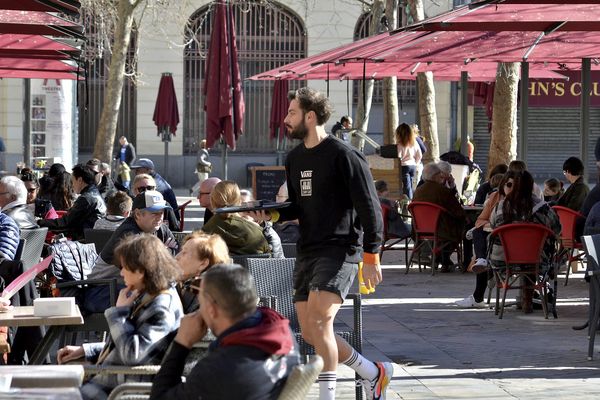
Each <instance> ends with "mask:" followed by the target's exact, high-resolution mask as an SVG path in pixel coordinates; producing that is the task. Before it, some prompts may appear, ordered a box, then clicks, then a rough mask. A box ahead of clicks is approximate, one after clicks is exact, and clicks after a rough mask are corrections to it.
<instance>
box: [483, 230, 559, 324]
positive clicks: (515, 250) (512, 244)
mask: <svg viewBox="0 0 600 400" xmlns="http://www.w3.org/2000/svg"><path fill="white" fill-rule="evenodd" d="M548 236H554V232H552V230H551V229H549V228H548V227H546V226H544V225H541V224H535V223H514V224H506V225H502V226H500V227H498V228H496V229H494V230H493V231H492V232H491V233H490V239H489V243H494V240H495V238H496V237H497V238H499V239H500V243H501V245H502V248H503V250H504V263H503V264H502V263H499V262H498V260H492V259H490V257H489V255H490V254H491V253H492V249H493V247H494V246H493V245H492V244H490V246H489V248H488V265H490V266H491V268H492V271H493V272H494V277H495V279H496V308H495V311H496V315H498V313H500V316H499V318H500V319H501V318H502V315H503V314H504V304H505V302H506V292H507V291H508V290H510V289H521V288H523V287H524V286H525V284H526V283H530V284H532V285H533V288H534V289H537V290H538V291H540V293H541V294H542V296H541V297H542V308H543V309H544V316H545V318H546V319H547V318H548V292H547V288H546V280H547V277H546V276H544V277H540V262H541V259H542V251H543V250H544V243H545V241H546V238H547V237H548ZM532 275H533V276H535V278H534V280H532V279H531V276H532ZM521 279H523V281H522V282H523V284H521V283H518V282H519V281H521ZM500 289H503V293H502V304H501V305H500Z"/></svg>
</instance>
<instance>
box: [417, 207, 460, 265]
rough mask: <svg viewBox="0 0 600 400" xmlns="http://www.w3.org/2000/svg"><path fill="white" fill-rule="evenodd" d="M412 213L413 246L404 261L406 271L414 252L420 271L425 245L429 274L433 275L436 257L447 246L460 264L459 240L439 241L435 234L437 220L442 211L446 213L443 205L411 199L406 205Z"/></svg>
mask: <svg viewBox="0 0 600 400" xmlns="http://www.w3.org/2000/svg"><path fill="white" fill-rule="evenodd" d="M408 211H409V212H410V213H411V215H412V223H413V233H414V240H415V246H414V248H413V252H412V254H411V255H410V260H409V261H408V262H407V263H406V273H407V274H408V270H409V269H410V267H411V266H412V263H413V259H414V256H415V254H417V255H418V262H419V271H421V250H422V249H423V248H424V247H425V246H427V247H429V249H430V250H431V275H435V270H436V268H437V262H436V257H437V255H438V254H440V253H441V252H442V250H444V249H445V248H447V247H448V246H452V251H456V254H457V257H458V263H459V264H462V252H461V242H460V241H458V242H450V241H441V240H440V239H439V238H438V236H437V226H438V220H439V218H440V215H442V213H448V210H446V209H445V208H444V207H442V206H439V205H437V204H434V203H429V202H426V201H413V202H411V203H410V204H409V205H408Z"/></svg>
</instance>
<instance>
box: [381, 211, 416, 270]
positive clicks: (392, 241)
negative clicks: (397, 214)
mask: <svg viewBox="0 0 600 400" xmlns="http://www.w3.org/2000/svg"><path fill="white" fill-rule="evenodd" d="M380 204H381V216H382V218H383V242H382V243H381V250H379V257H380V258H383V252H384V251H386V250H404V260H406V262H408V242H409V240H410V235H409V236H406V237H400V236H397V235H394V234H392V233H389V232H388V216H389V213H390V207H389V206H388V205H387V204H383V203H380ZM402 241H404V246H402V245H401V243H402Z"/></svg>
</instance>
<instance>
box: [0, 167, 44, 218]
mask: <svg viewBox="0 0 600 400" xmlns="http://www.w3.org/2000/svg"><path fill="white" fill-rule="evenodd" d="M0 207H1V208H2V212H3V213H4V214H6V215H8V216H10V217H11V218H12V219H13V220H14V221H15V222H16V223H17V225H19V229H35V228H37V227H38V224H37V222H36V221H35V216H34V215H33V212H32V211H31V209H30V208H29V207H27V188H26V187H25V184H24V183H23V181H22V180H20V179H19V178H17V177H16V176H5V177H4V178H2V179H0Z"/></svg>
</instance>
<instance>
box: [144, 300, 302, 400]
mask: <svg viewBox="0 0 600 400" xmlns="http://www.w3.org/2000/svg"><path fill="white" fill-rule="evenodd" d="M189 352H190V350H189V349H187V348H186V347H184V346H182V345H180V344H179V343H177V342H173V344H172V345H171V347H170V349H169V351H168V352H167V355H166V356H165V358H164V360H163V363H162V367H161V369H160V371H159V373H158V375H156V377H155V378H154V381H153V385H152V393H151V395H150V399H151V400H154V399H177V400H188V399H190V400H191V399H194V400H196V399H202V400H213V399H240V400H241V399H248V400H250V399H252V400H254V399H276V398H277V397H278V396H279V393H280V392H281V389H282V388H283V385H284V383H285V381H286V379H287V377H288V375H289V374H290V372H291V370H292V368H293V367H294V366H295V365H297V364H298V363H299V356H298V352H297V351H296V346H295V341H294V339H293V337H292V333H291V331H290V327H289V321H288V320H287V319H286V318H284V317H282V316H281V315H280V314H278V313H277V312H275V311H273V310H271V309H269V308H259V309H258V310H257V311H256V312H255V313H254V314H252V315H251V316H249V317H247V318H245V319H243V320H241V321H239V322H238V323H236V324H234V325H233V326H231V327H230V328H229V329H227V330H225V331H224V332H222V333H221V334H220V335H219V337H218V338H217V339H216V340H215V341H214V342H213V343H211V345H210V347H209V351H208V355H207V356H206V357H205V358H203V359H201V360H200V361H198V363H197V364H196V366H195V367H194V369H192V372H191V373H190V375H189V376H188V377H187V379H186V383H181V375H182V373H183V368H184V366H185V358H186V357H187V355H188V354H189Z"/></svg>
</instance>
